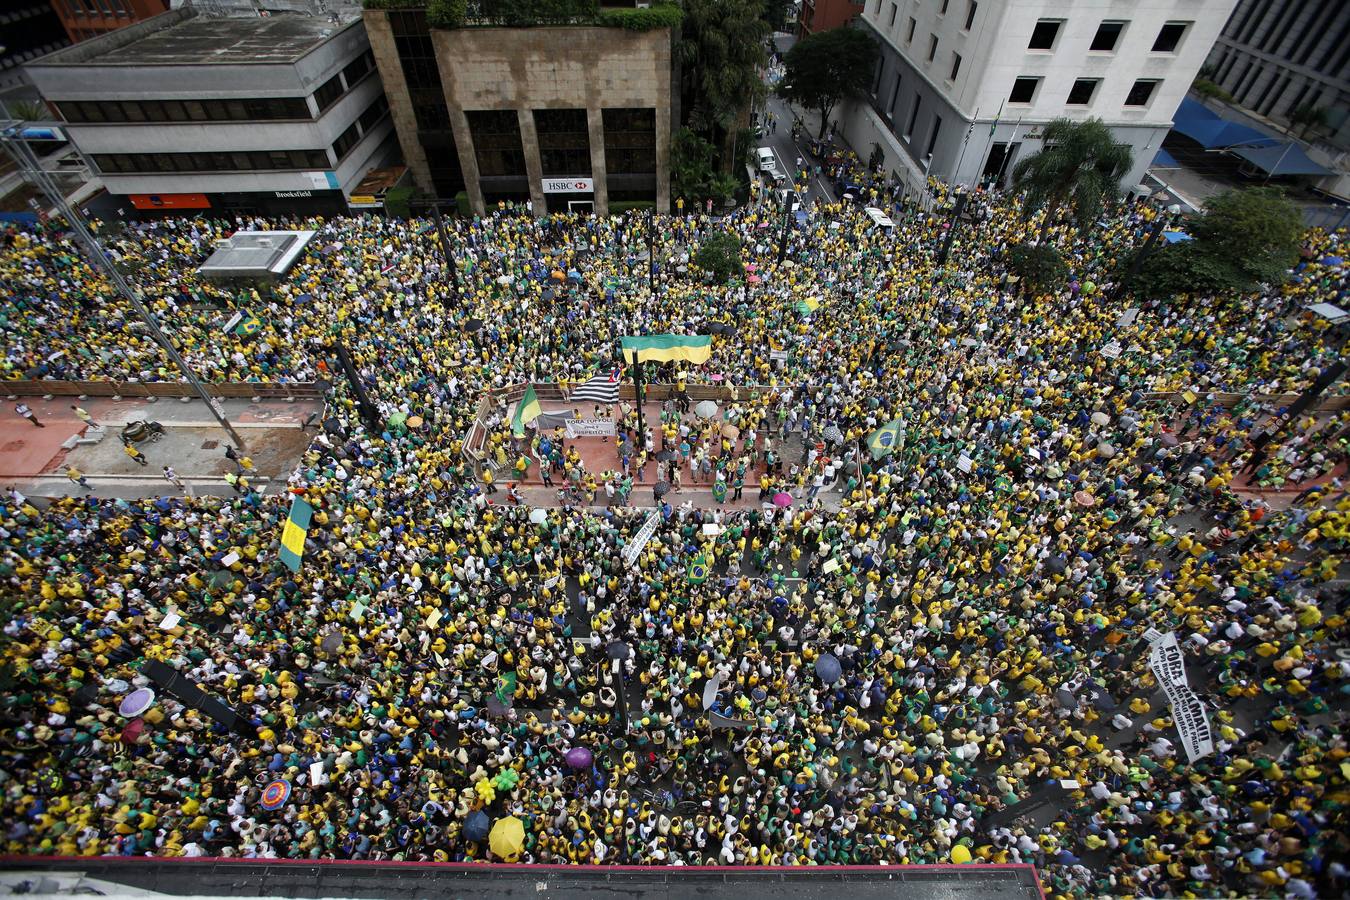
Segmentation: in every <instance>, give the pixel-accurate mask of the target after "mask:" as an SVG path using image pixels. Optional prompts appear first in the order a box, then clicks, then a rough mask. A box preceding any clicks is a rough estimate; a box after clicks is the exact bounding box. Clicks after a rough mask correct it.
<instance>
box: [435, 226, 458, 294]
mask: <svg viewBox="0 0 1350 900" xmlns="http://www.w3.org/2000/svg"><path fill="white" fill-rule="evenodd" d="M431 212H432V214H433V215H434V216H435V217H436V233H437V235H439V236H440V240H441V259H443V260H445V267H446V268H447V269H449V270H450V281H451V283H452V284H454V286H455V302H456V303H458V302H459V296H460V289H459V267H458V266H457V265H455V260H454V257H452V256H451V255H450V239H449V238H448V237H446V234H445V220H444V219H443V218H441V202H440V201H439V200H433V201H432V202H431Z"/></svg>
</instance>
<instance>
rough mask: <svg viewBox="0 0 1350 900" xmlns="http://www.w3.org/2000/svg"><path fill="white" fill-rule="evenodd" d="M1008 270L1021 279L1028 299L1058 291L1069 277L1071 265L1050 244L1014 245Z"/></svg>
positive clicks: (1009, 255)
mask: <svg viewBox="0 0 1350 900" xmlns="http://www.w3.org/2000/svg"><path fill="white" fill-rule="evenodd" d="M1008 268H1009V269H1010V270H1012V272H1013V273H1014V274H1015V275H1017V277H1018V278H1020V279H1021V281H1022V290H1023V291H1024V295H1025V296H1028V297H1029V296H1031V295H1032V294H1046V293H1050V292H1051V291H1055V290H1058V289H1059V287H1060V285H1062V284H1064V281H1065V279H1067V278H1068V277H1069V264H1068V263H1066V262H1065V261H1064V257H1062V256H1060V254H1059V251H1058V250H1056V249H1055V248H1054V247H1052V246H1050V245H1049V244H1037V245H1036V246H1034V247H1033V246H1032V245H1030V244H1014V245H1013V246H1011V247H1009V248H1008Z"/></svg>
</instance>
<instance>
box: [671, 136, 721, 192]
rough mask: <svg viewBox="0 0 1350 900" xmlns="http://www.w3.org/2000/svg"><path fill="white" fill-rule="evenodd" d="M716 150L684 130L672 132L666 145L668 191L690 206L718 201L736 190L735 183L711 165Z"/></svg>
mask: <svg viewBox="0 0 1350 900" xmlns="http://www.w3.org/2000/svg"><path fill="white" fill-rule="evenodd" d="M716 154H717V150H716V148H715V147H713V145H712V144H710V143H708V142H707V141H706V140H704V139H703V138H701V137H699V136H698V135H697V134H694V132H692V131H690V130H689V129H688V128H681V129H680V130H679V131H677V132H675V136H674V138H673V139H672V140H671V142H670V189H671V192H672V193H673V195H674V196H675V197H683V198H684V199H685V200H686V201H689V202H691V203H701V202H703V201H704V200H708V199H712V200H716V201H721V200H723V199H725V198H726V197H729V196H731V194H733V193H734V192H735V190H736V179H735V178H733V177H731V176H730V175H724V174H722V173H720V172H718V171H717V170H716V169H715V168H714V165H713V158H714V157H715V156H716Z"/></svg>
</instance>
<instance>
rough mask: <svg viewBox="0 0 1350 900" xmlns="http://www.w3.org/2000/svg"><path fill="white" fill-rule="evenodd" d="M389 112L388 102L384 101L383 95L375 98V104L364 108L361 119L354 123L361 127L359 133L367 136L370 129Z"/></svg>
mask: <svg viewBox="0 0 1350 900" xmlns="http://www.w3.org/2000/svg"><path fill="white" fill-rule="evenodd" d="M387 112H389V101H388V100H386V99H384V94H380V96H378V97H376V98H375V102H373V103H371V104H370V105H369V106H367V107H366V111H365V112H363V113H361V117H360V118H359V119H357V120H356V121H357V122H358V123H360V125H361V133H362V134H369V133H370V129H371V127H372V126H373V125H374V124H375V123H376V122H378V121H380V120H381V119H383V118H384V116H385V113H387Z"/></svg>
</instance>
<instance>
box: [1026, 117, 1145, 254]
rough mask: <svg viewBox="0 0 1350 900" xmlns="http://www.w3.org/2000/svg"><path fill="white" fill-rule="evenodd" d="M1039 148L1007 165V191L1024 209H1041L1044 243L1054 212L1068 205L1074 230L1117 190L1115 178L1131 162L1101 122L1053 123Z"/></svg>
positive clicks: (1124, 147) (1116, 178) (1120, 176)
mask: <svg viewBox="0 0 1350 900" xmlns="http://www.w3.org/2000/svg"><path fill="white" fill-rule="evenodd" d="M1041 140H1042V143H1043V147H1042V149H1041V150H1040V152H1038V153H1034V154H1032V155H1031V156H1028V157H1027V158H1026V159H1023V160H1021V161H1020V162H1019V163H1018V164H1017V165H1016V166H1014V167H1013V190H1014V191H1016V192H1018V193H1020V194H1022V198H1023V202H1024V203H1025V204H1026V205H1027V208H1028V209H1029V210H1033V209H1039V208H1041V207H1042V206H1044V207H1045V219H1044V221H1043V222H1042V223H1041V241H1042V242H1044V241H1045V238H1046V235H1047V234H1048V233H1049V231H1050V225H1051V223H1053V222H1054V220H1055V214H1056V213H1057V212H1059V210H1060V208H1061V207H1063V206H1065V205H1068V206H1071V207H1073V211H1074V217H1075V218H1076V219H1077V220H1078V224H1079V227H1082V226H1083V225H1084V224H1085V223H1088V222H1092V221H1093V220H1095V219H1096V218H1097V216H1098V215H1099V214H1100V213H1101V211H1102V206H1103V204H1104V203H1105V202H1106V201H1107V200H1108V199H1114V198H1115V197H1116V195H1117V194H1119V192H1120V179H1121V178H1123V177H1124V176H1125V173H1126V172H1128V171H1129V170H1130V166H1131V165H1133V164H1134V154H1133V153H1131V152H1130V148H1129V147H1127V146H1124V145H1122V144H1117V143H1116V138H1115V135H1113V134H1112V133H1111V129H1109V128H1107V127H1106V125H1105V124H1104V123H1103V122H1102V120H1101V119H1087V120H1085V121H1083V122H1071V121H1069V120H1068V119H1055V120H1054V121H1053V122H1051V123H1050V124H1049V125H1047V126H1045V132H1044V133H1043V135H1042V137H1041Z"/></svg>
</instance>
